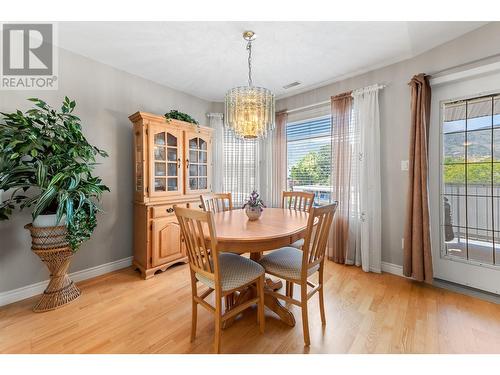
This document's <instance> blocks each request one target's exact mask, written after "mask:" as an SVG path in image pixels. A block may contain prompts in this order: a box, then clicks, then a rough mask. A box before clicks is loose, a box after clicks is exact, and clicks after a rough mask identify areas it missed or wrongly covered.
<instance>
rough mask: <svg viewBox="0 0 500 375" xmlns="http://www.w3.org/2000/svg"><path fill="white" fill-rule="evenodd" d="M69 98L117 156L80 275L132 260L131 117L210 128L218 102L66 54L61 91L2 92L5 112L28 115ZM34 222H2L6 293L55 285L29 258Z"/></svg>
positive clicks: (1, 272) (110, 162)
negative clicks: (182, 115) (34, 100)
mask: <svg viewBox="0 0 500 375" xmlns="http://www.w3.org/2000/svg"><path fill="white" fill-rule="evenodd" d="M65 95H67V96H69V97H70V98H72V99H75V100H76V102H77V107H76V113H77V115H78V116H80V118H81V119H82V123H83V130H84V133H85V134H86V136H87V138H88V139H89V141H90V142H91V143H93V144H95V145H96V146H98V147H100V148H103V149H104V150H106V151H107V152H108V153H109V155H110V157H109V158H106V159H103V160H102V165H100V166H98V167H97V169H96V171H97V174H99V175H100V176H102V178H103V180H104V183H106V184H107V185H108V186H109V187H110V188H111V193H106V194H105V195H104V198H103V201H102V204H103V208H104V211H105V213H104V214H101V215H100V216H99V218H98V226H97V228H96V231H95V233H94V235H93V237H92V239H91V240H90V241H88V242H86V243H85V244H83V246H82V247H81V249H80V251H79V252H78V253H77V254H76V255H75V258H74V262H73V265H72V267H71V271H78V270H82V269H86V268H89V267H93V266H97V265H100V264H104V263H107V262H111V261H114V260H118V259H122V258H126V257H129V256H131V255H132V170H133V169H132V131H131V123H130V122H129V120H128V118H127V117H128V116H129V115H130V114H132V113H134V112H136V111H138V110H142V111H147V112H153V113H158V114H163V113H165V112H167V111H168V110H170V109H178V110H179V111H182V112H186V113H189V114H191V115H192V116H193V117H194V118H195V119H197V120H198V121H200V122H201V123H204V122H205V113H206V112H210V111H211V107H212V103H210V102H207V101H204V100H201V99H198V98H196V97H193V96H190V95H187V94H184V93H181V92H178V91H175V90H172V89H169V88H167V87H164V86H160V85H158V84H156V83H154V82H151V81H147V80H145V79H142V78H139V77H137V76H134V75H131V74H128V73H125V72H123V71H119V70H116V69H114V68H112V67H110V66H107V65H104V64H100V63H98V62H95V61H92V60H89V59H87V58H84V57H82V56H79V55H76V54H73V53H70V52H67V51H65V50H60V51H59V90H57V91H35V92H33V91H15V92H14V91H13V92H7V91H0V111H2V112H9V111H14V110H15V109H22V110H25V109H27V107H28V106H29V104H28V102H27V101H26V100H25V99H26V98H29V97H33V96H37V97H40V98H42V99H44V100H45V101H47V102H48V103H49V104H51V105H53V106H57V107H59V106H60V103H61V102H62V99H63V98H64V96H65ZM4 194H5V193H4ZM30 221H31V218H30V212H29V211H28V210H27V211H25V212H22V213H18V212H16V214H15V215H14V216H13V219H12V220H10V221H3V222H0V292H3V291H7V290H12V289H16V288H19V287H22V286H25V285H29V284H32V283H36V282H39V281H42V280H46V279H47V278H48V272H47V271H46V269H45V267H44V266H43V265H42V263H41V262H40V260H39V259H38V258H37V257H36V256H35V255H33V254H32V253H31V252H30V251H29V245H30V237H29V233H28V232H27V231H26V230H25V229H23V226H24V224H26V223H28V222H30Z"/></svg>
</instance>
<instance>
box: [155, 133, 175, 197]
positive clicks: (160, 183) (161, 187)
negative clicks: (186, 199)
mask: <svg viewBox="0 0 500 375" xmlns="http://www.w3.org/2000/svg"><path fill="white" fill-rule="evenodd" d="M151 133H152V136H151V138H150V147H151V150H152V153H151V154H152V155H151V166H150V170H151V179H152V185H151V189H150V195H151V196H159V195H170V194H178V193H179V192H180V181H181V178H180V177H181V176H180V162H181V159H180V154H181V150H180V147H181V141H180V137H179V132H175V131H169V130H165V129H164V128H162V127H151Z"/></svg>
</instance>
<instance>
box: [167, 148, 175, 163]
mask: <svg viewBox="0 0 500 375" xmlns="http://www.w3.org/2000/svg"><path fill="white" fill-rule="evenodd" d="M167 156H168V161H177V149H176V148H171V147H169V148H168V150H167Z"/></svg>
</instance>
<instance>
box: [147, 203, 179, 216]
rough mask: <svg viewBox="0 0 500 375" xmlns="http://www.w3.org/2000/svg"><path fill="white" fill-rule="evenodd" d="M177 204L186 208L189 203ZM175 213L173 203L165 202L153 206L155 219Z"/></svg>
mask: <svg viewBox="0 0 500 375" xmlns="http://www.w3.org/2000/svg"><path fill="white" fill-rule="evenodd" d="M175 206H179V207H184V208H186V207H187V203H178V204H176V205H175ZM173 215H175V212H174V205H173V204H165V205H162V206H154V207H153V219H157V218H159V217H167V216H173Z"/></svg>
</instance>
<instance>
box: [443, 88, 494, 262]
mask: <svg viewBox="0 0 500 375" xmlns="http://www.w3.org/2000/svg"><path fill="white" fill-rule="evenodd" d="M441 132H442V136H441V138H442V141H441V142H442V159H441V160H442V165H441V182H442V184H441V201H442V205H443V208H442V215H441V227H442V239H443V240H442V242H443V244H444V246H443V255H444V256H448V257H451V258H460V259H463V260H465V261H473V262H477V263H481V264H490V265H500V96H485V97H480V98H474V99H469V100H463V101H459V102H451V103H445V104H444V106H443V123H442V129H441Z"/></svg>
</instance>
